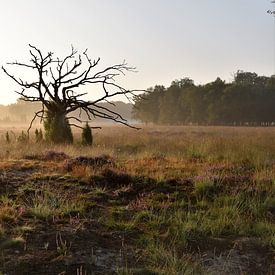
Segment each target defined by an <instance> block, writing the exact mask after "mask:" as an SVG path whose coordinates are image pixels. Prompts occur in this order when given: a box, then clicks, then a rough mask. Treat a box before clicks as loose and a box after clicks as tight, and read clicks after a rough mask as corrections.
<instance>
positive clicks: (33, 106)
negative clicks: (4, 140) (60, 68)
mask: <svg viewBox="0 0 275 275" xmlns="http://www.w3.org/2000/svg"><path fill="white" fill-rule="evenodd" d="M101 105H102V106H103V107H106V108H108V109H110V110H112V111H115V112H117V113H119V114H121V115H122V116H123V117H124V118H125V119H127V120H131V118H132V107H133V106H132V104H129V103H124V102H122V101H116V102H112V103H102V104H101ZM38 110H41V103H37V102H26V101H22V100H20V99H18V101H17V102H16V103H13V104H10V105H0V123H2V124H4V123H12V122H16V123H23V124H24V123H30V121H31V119H32V118H33V116H34V113H35V112H37V111H38ZM72 115H75V116H76V117H79V116H80V118H81V119H82V120H88V117H87V115H86V113H85V112H82V113H80V114H79V112H75V113H73V114H72ZM96 121H101V120H100V119H97V120H96ZM36 122H37V123H39V119H37V120H36Z"/></svg>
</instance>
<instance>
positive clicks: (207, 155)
mask: <svg viewBox="0 0 275 275" xmlns="http://www.w3.org/2000/svg"><path fill="white" fill-rule="evenodd" d="M14 132H15V136H16V135H18V132H16V129H15V130H14ZM1 134H2V141H1V151H0V252H1V253H0V274H20V275H21V274H51V275H52V274H78V275H80V274H81V275H82V274H249V275H250V274H274V272H275V265H274V247H275V225H274V214H275V188H274V187H275V128H233V127H144V128H143V129H141V130H139V131H136V130H131V129H128V128H125V127H107V128H105V129H103V130H98V131H95V132H94V145H93V146H92V147H85V146H81V145H80V143H78V142H77V140H76V142H75V144H74V145H70V146H65V145H62V146H61V145H59V146H51V145H48V144H45V143H40V144H36V143H34V142H33V141H29V142H16V141H15V140H14V136H12V141H11V143H9V144H7V143H6V142H5V129H3V130H2V131H1V132H0V135H1ZM77 135H79V134H77ZM61 152H63V153H64V154H62V153H61ZM1 272H2V273H1Z"/></svg>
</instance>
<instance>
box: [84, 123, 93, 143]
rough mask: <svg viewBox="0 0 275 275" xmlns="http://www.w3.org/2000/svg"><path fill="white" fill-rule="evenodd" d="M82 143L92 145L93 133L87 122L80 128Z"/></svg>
mask: <svg viewBox="0 0 275 275" xmlns="http://www.w3.org/2000/svg"><path fill="white" fill-rule="evenodd" d="M82 144H83V145H92V144H93V135H92V130H91V128H90V126H89V124H88V123H86V125H85V127H84V128H83V130H82Z"/></svg>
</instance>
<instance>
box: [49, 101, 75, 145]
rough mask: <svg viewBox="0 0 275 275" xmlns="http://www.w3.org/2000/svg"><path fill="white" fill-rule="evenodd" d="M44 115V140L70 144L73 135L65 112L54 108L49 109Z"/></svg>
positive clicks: (60, 108) (57, 107)
mask: <svg viewBox="0 0 275 275" xmlns="http://www.w3.org/2000/svg"><path fill="white" fill-rule="evenodd" d="M46 114H47V117H46V120H45V122H44V127H45V137H46V140H47V141H50V142H53V143H72V142H73V135H72V131H71V127H70V125H69V122H68V119H67V118H66V111H65V110H64V109H63V108H62V107H59V106H56V107H55V108H49V109H48V110H47V111H46Z"/></svg>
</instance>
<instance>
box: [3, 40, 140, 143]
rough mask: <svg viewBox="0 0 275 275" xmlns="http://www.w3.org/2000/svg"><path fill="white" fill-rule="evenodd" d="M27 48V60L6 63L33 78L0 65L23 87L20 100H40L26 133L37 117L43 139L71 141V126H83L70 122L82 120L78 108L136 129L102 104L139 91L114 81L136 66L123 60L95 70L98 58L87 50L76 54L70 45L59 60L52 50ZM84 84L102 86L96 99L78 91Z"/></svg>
mask: <svg viewBox="0 0 275 275" xmlns="http://www.w3.org/2000/svg"><path fill="white" fill-rule="evenodd" d="M29 47H30V55H31V60H30V63H21V62H17V61H15V62H12V63H8V64H11V65H16V66H19V67H23V68H25V69H32V70H34V71H35V72H36V80H33V81H26V80H22V79H21V78H20V77H16V76H14V75H13V74H11V73H9V72H8V71H7V70H6V69H5V68H4V67H2V69H3V71H4V72H5V73H6V75H8V76H9V77H10V78H11V79H12V80H14V81H15V82H16V83H17V84H18V85H19V86H21V87H22V91H20V92H18V94H19V95H20V97H21V98H20V99H21V100H24V101H29V102H39V103H41V109H40V110H39V111H37V112H35V115H34V117H33V119H32V121H31V123H30V127H29V129H28V132H29V130H30V129H31V127H32V124H33V122H34V120H35V119H36V118H37V117H38V118H40V119H41V120H42V121H44V122H45V131H46V138H47V139H48V140H49V141H52V142H55V143H59V142H72V140H73V139H72V133H71V126H76V127H80V128H82V126H80V125H77V124H75V123H72V122H71V121H72V120H75V121H76V122H78V123H82V122H83V121H82V120H81V119H80V118H79V117H77V116H75V115H72V114H74V111H77V110H78V111H79V112H80V113H81V111H82V112H84V113H86V115H87V117H88V120H91V119H92V117H93V118H102V119H107V120H111V121H114V122H117V123H121V124H124V125H127V126H129V127H132V128H135V127H133V126H131V125H129V124H128V122H127V120H126V119H124V118H123V117H122V116H121V115H120V114H119V113H117V112H115V111H112V110H111V109H110V108H107V107H104V106H102V105H101V103H103V102H108V101H109V100H111V99H113V98H114V97H115V96H121V95H122V96H125V97H126V98H127V99H129V96H133V95H134V94H135V92H138V91H139V90H129V89H126V88H124V87H122V86H121V85H119V84H117V83H116V82H115V79H116V78H117V76H119V75H121V74H123V75H124V74H125V72H128V71H133V70H134V69H135V68H133V67H129V66H128V65H127V64H126V63H125V62H123V63H121V64H116V65H112V66H109V67H106V68H103V69H98V70H96V68H97V66H98V64H99V62H100V58H98V59H96V60H93V61H92V60H91V59H90V58H89V56H88V54H87V51H85V52H84V53H83V54H78V52H77V51H76V50H75V49H74V48H73V47H72V49H71V53H70V54H69V55H67V56H66V57H65V58H62V59H61V58H55V57H54V55H53V53H52V52H49V53H47V54H45V55H44V54H42V52H41V51H40V49H38V48H36V47H34V46H32V45H29ZM85 85H92V86H94V87H97V88H101V92H102V94H101V95H99V96H98V98H97V99H95V100H85V99H83V96H85V95H87V92H80V91H79V90H78V88H80V87H81V86H85ZM76 90H78V92H76ZM143 92H144V91H143ZM69 115H71V116H69ZM92 128H93V127H92ZM97 128H99V127H97Z"/></svg>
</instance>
